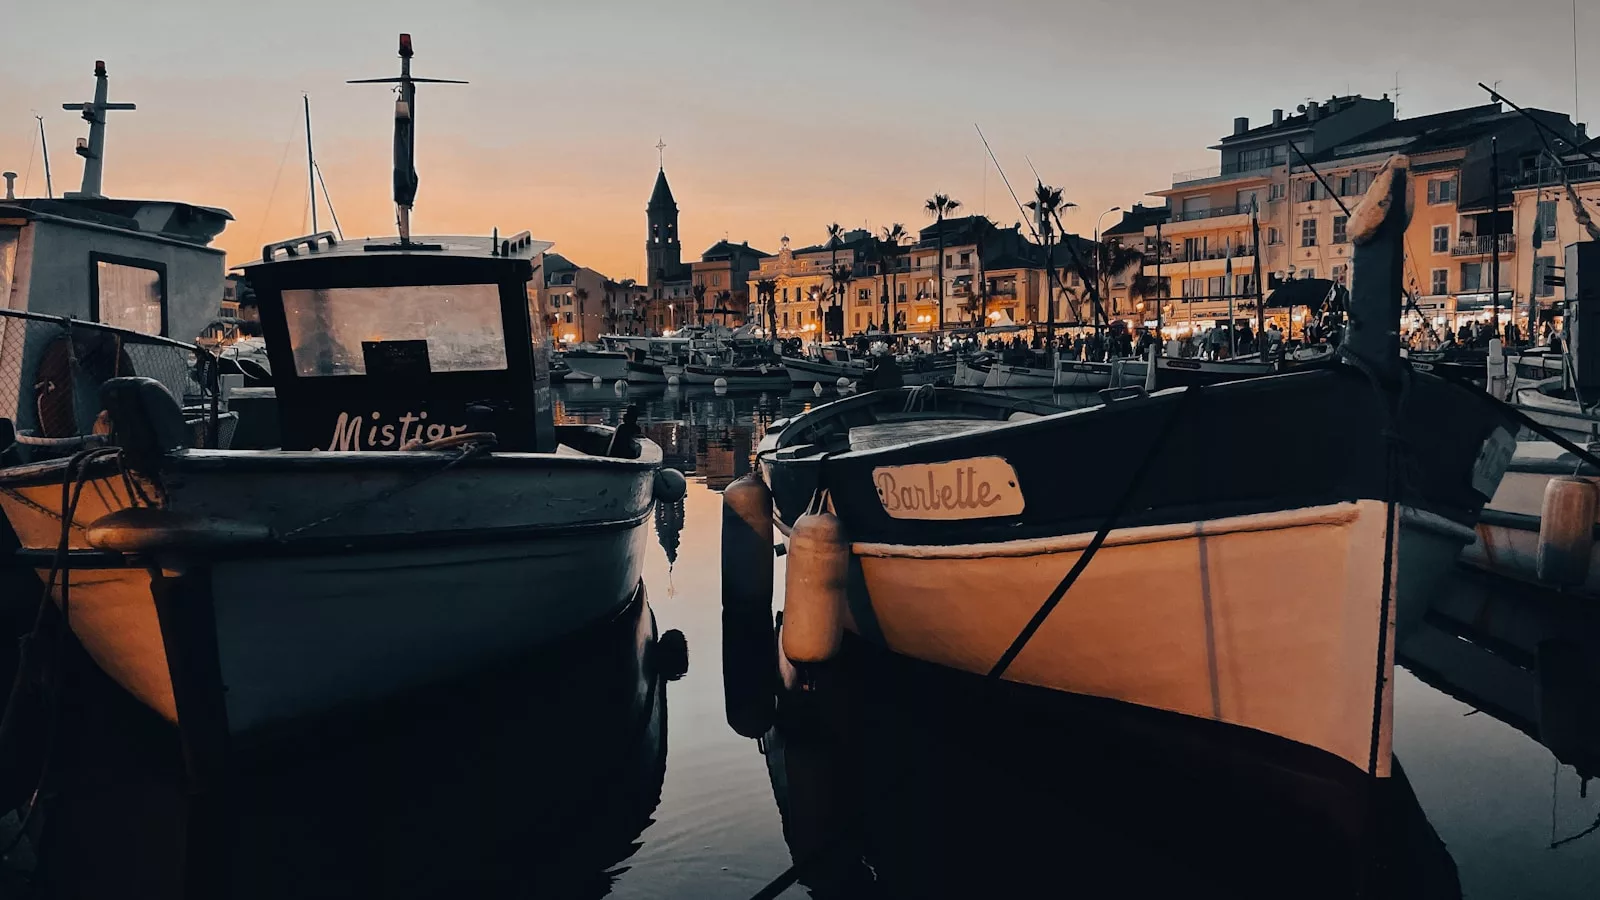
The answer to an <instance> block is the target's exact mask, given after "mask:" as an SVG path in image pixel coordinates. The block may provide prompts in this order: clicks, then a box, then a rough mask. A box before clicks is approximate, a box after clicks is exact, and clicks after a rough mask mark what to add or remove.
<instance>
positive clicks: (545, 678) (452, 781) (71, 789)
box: [37, 600, 667, 898]
mask: <svg viewBox="0 0 1600 900" xmlns="http://www.w3.org/2000/svg"><path fill="white" fill-rule="evenodd" d="M654 646H655V640H654V622H653V617H652V615H651V612H650V609H649V607H648V606H647V605H646V604H645V603H644V602H643V601H642V600H640V601H638V602H636V603H635V604H634V605H633V606H632V607H631V608H630V610H629V611H628V612H627V613H626V614H625V615H624V616H623V617H622V618H621V619H619V620H617V621H615V622H612V623H607V625H606V626H605V627H603V628H601V629H598V630H596V631H595V632H593V633H590V634H586V635H584V636H582V637H581V638H580V639H578V640H576V641H574V642H572V643H571V644H569V645H567V646H564V647H561V648H558V649H555V650H553V651H551V652H550V653H549V654H548V655H546V656H545V657H543V658H541V659H539V660H534V661H529V660H523V661H519V662H517V663H515V664H507V665H503V666H501V667H499V668H497V669H496V670H495V671H493V672H489V673H484V674H483V675H482V676H480V677H476V678H474V679H473V680H472V681H471V682H470V683H465V682H464V683H458V684H454V685H447V686H440V687H439V688H437V689H435V690H430V691H428V692H427V693H426V694H424V695H418V696H413V697H410V698H407V700H406V701H405V702H404V703H403V704H400V705H398V706H396V707H394V708H389V709H384V710H376V711H366V712H363V713H362V714H360V716H359V717H357V718H349V719H346V720H341V721H333V722H325V723H321V724H319V725H318V726H317V727H316V729H315V730H313V731H308V732H305V733H299V734H295V735H292V736H285V737H283V738H282V739H281V740H280V741H279V742H277V743H275V744H274V745H273V746H272V747H270V748H256V750H255V752H252V753H250V754H249V755H248V756H247V757H244V758H241V759H240V760H239V766H238V769H237V771H236V773H235V777H234V778H233V779H232V780H231V783H230V784H229V785H227V786H226V789H225V790H221V792H220V793H219V794H214V795H212V796H210V797H207V798H200V799H198V800H197V798H191V797H187V796H185V793H184V786H183V777H182V770H181V764H180V763H179V762H178V757H179V756H180V754H178V753H177V748H176V747H174V746H173V737H174V736H173V735H172V734H171V731H170V729H164V728H162V727H160V726H161V723H159V722H156V723H152V722H151V721H150V718H151V717H150V716H148V714H147V713H146V712H145V711H144V710H143V709H142V708H139V707H136V706H133V705H131V701H128V700H127V698H125V697H124V698H121V700H122V701H123V702H120V703H119V702H118V698H116V697H115V696H113V695H111V692H114V691H115V688H114V687H113V686H111V685H109V683H105V684H100V685H84V686H83V687H84V689H85V690H89V691H98V692H99V693H100V694H101V696H99V697H98V698H97V702H95V703H94V704H93V705H92V706H86V707H84V711H83V712H82V714H81V715H80V714H75V715H74V716H73V717H72V721H71V722H69V723H67V724H68V726H69V732H70V733H69V734H67V735H65V737H66V738H67V739H66V740H65V741H63V746H64V747H67V748H69V750H70V753H69V755H68V756H67V757H66V758H64V759H63V760H61V763H62V775H61V777H60V780H59V782H58V787H59V790H60V799H59V802H58V803H57V804H55V805H54V806H53V807H52V809H51V814H52V820H51V822H50V823H49V825H50V833H49V836H48V839H47V840H46V841H45V842H44V843H43V852H44V857H43V859H42V861H41V871H40V874H39V878H38V879H37V880H38V882H39V883H40V884H41V885H47V886H48V893H47V894H46V895H48V896H85V897H110V896H126V897H152V898H161V897H180V896H188V897H211V896H229V897H235V898H251V897H263V898H265V897H272V898H278V897H352V896H371V897H390V898H404V897H438V896H455V895H462V896H467V895H494V896H541V897H543V896H551V897H574V898H587V897H601V896H605V895H607V894H608V893H610V892H611V890H612V888H613V885H614V883H615V882H616V880H617V879H618V878H619V877H621V876H622V875H623V874H624V873H626V872H627V871H628V868H629V863H628V860H629V858H630V857H632V856H633V855H634V853H635V852H636V851H637V850H638V848H639V846H640V840H639V836H640V834H641V833H642V832H643V831H644V830H645V828H646V827H647V826H648V825H649V824H650V822H651V821H652V814H653V812H654V810H655V808H656V806H657V804H658V802H659V798H660V792H661V785H662V779H663V777H664V773H665V766H666V749H667V745H666V691H665V687H664V684H663V683H662V679H660V678H658V677H657V676H656V673H655V671H654V668H655V666H654V661H653V647H654ZM96 674H97V673H95V672H94V671H93V670H92V668H91V669H88V670H86V671H84V672H83V676H82V677H85V678H90V679H91V680H95V679H94V676H95V675H96ZM98 680H100V681H104V679H103V677H101V678H99V679H98ZM201 848H204V852H194V851H196V850H199V849H201Z"/></svg>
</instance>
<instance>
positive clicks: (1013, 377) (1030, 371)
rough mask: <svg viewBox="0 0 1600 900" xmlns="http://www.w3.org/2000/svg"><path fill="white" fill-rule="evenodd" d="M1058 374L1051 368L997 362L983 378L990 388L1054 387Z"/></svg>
mask: <svg viewBox="0 0 1600 900" xmlns="http://www.w3.org/2000/svg"><path fill="white" fill-rule="evenodd" d="M1055 383H1056V375H1055V373H1054V372H1052V371H1051V370H1049V369H1036V368H1033V367H1032V366H1008V365H1005V364H1003V363H995V364H994V365H993V366H991V367H990V368H989V374H988V376H987V377H985V378H984V380H983V386H984V388H986V389H988V390H1008V389H1014V388H1046V389H1048V388H1053V387H1054V386H1055Z"/></svg>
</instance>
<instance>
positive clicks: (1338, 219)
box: [1333, 216, 1350, 244]
mask: <svg viewBox="0 0 1600 900" xmlns="http://www.w3.org/2000/svg"><path fill="white" fill-rule="evenodd" d="M1349 221H1350V220H1349V217H1347V216H1334V217H1333V242H1334V243H1335V244H1347V243H1349V242H1350V239H1349V238H1348V237H1346V236H1345V233H1344V227H1345V223H1347V222H1349Z"/></svg>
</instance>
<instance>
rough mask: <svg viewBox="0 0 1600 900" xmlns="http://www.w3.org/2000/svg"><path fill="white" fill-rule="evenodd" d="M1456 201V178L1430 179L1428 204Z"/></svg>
mask: <svg viewBox="0 0 1600 900" xmlns="http://www.w3.org/2000/svg"><path fill="white" fill-rule="evenodd" d="M1455 200H1456V180H1455V178H1453V177H1452V178H1429V179H1428V202H1429V203H1454V202H1455Z"/></svg>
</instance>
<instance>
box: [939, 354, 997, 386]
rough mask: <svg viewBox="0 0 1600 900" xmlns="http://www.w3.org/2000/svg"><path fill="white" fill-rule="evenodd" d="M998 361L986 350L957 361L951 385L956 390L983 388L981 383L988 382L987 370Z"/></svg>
mask: <svg viewBox="0 0 1600 900" xmlns="http://www.w3.org/2000/svg"><path fill="white" fill-rule="evenodd" d="M998 359H999V357H998V356H996V355H995V354H994V353H993V352H991V351H988V350H984V351H982V352H979V353H974V354H971V355H970V356H963V357H961V358H959V359H957V360H956V371H955V375H954V376H953V377H952V380H951V383H952V384H953V385H954V386H955V387H958V388H981V387H983V383H984V382H985V381H987V380H989V369H990V368H992V367H993V366H994V364H995V362H996V361H997V360H998Z"/></svg>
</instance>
